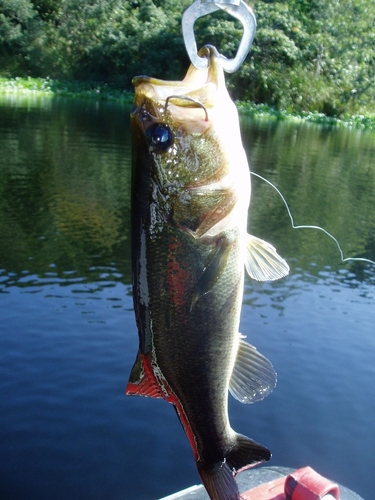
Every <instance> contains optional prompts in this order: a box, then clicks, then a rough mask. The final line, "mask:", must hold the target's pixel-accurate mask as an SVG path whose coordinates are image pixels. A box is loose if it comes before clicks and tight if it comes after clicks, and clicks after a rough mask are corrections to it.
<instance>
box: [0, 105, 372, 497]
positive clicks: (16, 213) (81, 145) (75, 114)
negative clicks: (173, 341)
mask: <svg viewBox="0 0 375 500" xmlns="http://www.w3.org/2000/svg"><path fill="white" fill-rule="evenodd" d="M129 112H130V108H129V107H128V106H122V105H119V104H116V103H110V102H94V101H92V100H90V101H85V100H79V99H77V100H74V99H64V98H43V97H22V96H21V97H20V96H7V97H5V96H1V97H0V151H1V155H0V233H1V241H0V352H1V353H2V360H1V363H0V391H1V394H2V398H1V402H0V440H1V442H2V453H1V457H0V464H1V467H0V497H1V498H6V499H8V500H10V499H13V498H14V499H16V498H17V499H18V498H27V499H32V500H33V499H40V498H52V497H53V498H55V499H60V498H61V499H66V498H71V499H78V498H90V499H99V498H111V499H117V498H118V499H120V498H122V499H123V498H132V499H133V500H142V499H144V500H146V499H147V500H149V499H151V498H154V499H156V498H159V497H161V496H164V495H167V494H168V493H171V492H173V491H175V490H178V489H181V488H183V487H187V486H189V485H191V484H194V483H196V482H197V481H198V478H197V475H196V470H195V465H194V461H193V458H192V454H191V451H190V449H189V445H188V443H187V440H186V439H185V438H184V436H183V431H182V429H181V428H180V425H179V423H178V421H177V419H176V418H175V414H174V412H173V411H172V409H171V408H170V406H169V405H167V404H166V403H165V402H163V401H156V400H154V401H150V400H147V399H145V398H125V396H124V388H125V384H126V381H127V376H128V373H129V371H130V368H131V366H132V363H133V361H134V357H135V352H136V349H137V342H138V340H137V335H136V329H135V321H134V314H133V310H132V298H131V292H130V279H131V278H130V271H131V270H130V241H129V219H130V136H129ZM242 132H243V140H244V144H245V147H246V150H247V153H248V157H249V160H250V163H251V169H252V170H254V171H255V172H257V173H258V174H260V175H262V176H264V177H266V178H267V179H268V180H270V181H271V182H273V183H274V184H275V185H276V186H277V187H278V188H279V189H280V190H281V192H282V193H283V195H284V196H285V198H286V200H287V201H288V203H289V206H290V208H291V211H292V214H293V216H294V219H295V223H296V224H311V225H320V226H323V227H324V228H325V229H326V230H328V231H329V232H330V233H332V234H333V235H334V236H335V237H336V238H337V239H338V240H339V241H340V244H341V246H342V249H343V252H344V255H345V257H348V256H356V257H358V256H362V257H366V258H369V259H375V211H374V206H375V169H374V157H375V134H374V133H373V132H365V131H360V130H350V129H332V128H325V127H322V126H316V125H311V124H295V123H286V122H272V121H256V120H248V119H246V118H243V119H242ZM252 186H253V193H252V201H251V206H250V211H249V231H250V232H251V233H253V234H255V235H257V236H259V237H261V238H264V239H265V240H267V241H269V242H271V243H272V244H273V245H274V246H276V247H277V249H278V251H279V253H280V254H281V255H282V256H283V257H285V258H286V259H287V260H288V263H289V265H290V267H291V273H290V276H289V277H288V278H285V279H283V280H280V281H278V282H275V283H254V282H251V281H250V280H248V279H247V280H246V282H245V294H244V304H243V310H242V317H241V332H242V333H243V334H246V335H248V338H249V341H250V342H251V343H253V344H254V345H256V346H257V348H258V349H259V350H260V351H261V352H262V353H264V354H265V355H266V356H267V357H268V358H269V359H271V361H272V362H273V364H274V366H275V368H276V370H277V372H278V386H277V388H276V390H275V391H274V393H273V394H272V395H271V396H270V397H268V398H267V399H266V400H265V401H263V402H261V403H258V404H256V405H250V406H243V405H240V404H239V403H237V402H236V401H233V400H230V413H231V421H232V425H233V427H234V428H235V429H236V430H238V431H240V432H243V433H244V434H247V435H250V436H251V437H253V438H254V439H256V440H257V441H259V442H261V443H263V444H265V445H267V446H268V447H269V448H270V449H271V450H272V452H273V461H272V464H274V465H284V466H290V467H300V466H304V465H311V466H313V467H314V468H316V470H318V471H319V472H320V473H322V474H324V475H326V476H328V477H332V478H333V479H335V480H337V481H338V482H340V483H342V484H345V485H347V486H348V487H350V488H352V489H353V490H355V491H357V492H358V493H359V494H361V495H362V496H363V497H364V498H366V499H368V498H371V497H372V492H373V490H374V488H375V484H374V480H373V477H372V475H371V474H368V467H369V464H372V463H373V462H374V451H373V445H374V443H375V434H374V433H375V429H374V425H373V401H374V396H375V394H374V389H373V387H374V383H373V381H374V377H375V368H374V362H373V359H374V355H375V337H374V328H373V325H374V319H375V309H374V306H375V295H374V285H375V268H374V266H371V265H369V264H365V263H356V262H347V263H342V262H341V261H340V255H339V252H338V249H337V247H336V245H335V244H334V242H333V241H332V240H331V239H329V238H328V237H327V236H326V235H324V234H323V233H321V232H319V231H313V230H305V229H301V230H294V229H292V227H291V223H290V219H289V217H288V214H287V211H286V208H285V206H284V204H283V202H282V200H281V199H280V197H279V196H278V194H277V193H276V191H274V190H273V189H272V188H271V187H270V186H269V185H268V184H266V183H264V182H263V181H261V180H259V179H258V178H252Z"/></svg>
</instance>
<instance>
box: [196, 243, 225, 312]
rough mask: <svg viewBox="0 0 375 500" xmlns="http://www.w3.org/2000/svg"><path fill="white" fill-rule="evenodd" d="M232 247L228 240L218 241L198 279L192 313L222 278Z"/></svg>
mask: <svg viewBox="0 0 375 500" xmlns="http://www.w3.org/2000/svg"><path fill="white" fill-rule="evenodd" d="M231 247H232V245H231V243H230V242H229V241H228V240H227V239H225V238H220V239H219V240H218V242H217V248H216V249H215V250H214V251H213V253H212V255H210V258H209V260H208V262H207V264H206V266H205V268H204V269H203V271H202V274H201V275H200V277H199V279H198V282H197V286H196V289H195V292H194V295H193V298H192V301H191V305H190V311H191V310H192V309H193V307H194V306H195V304H196V302H197V301H198V299H199V298H200V297H202V296H203V295H205V294H206V293H208V292H209V291H210V290H211V289H212V287H213V286H214V284H215V283H216V282H217V280H218V279H219V278H220V276H221V274H222V272H223V270H224V269H225V266H226V263H227V260H228V256H229V253H230V250H231Z"/></svg>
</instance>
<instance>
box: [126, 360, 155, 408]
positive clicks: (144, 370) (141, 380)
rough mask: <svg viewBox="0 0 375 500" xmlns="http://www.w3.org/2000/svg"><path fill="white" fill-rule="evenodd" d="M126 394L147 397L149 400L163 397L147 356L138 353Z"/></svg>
mask: <svg viewBox="0 0 375 500" xmlns="http://www.w3.org/2000/svg"><path fill="white" fill-rule="evenodd" d="M125 394H126V395H127V396H146V397H149V398H162V397H163V394H162V392H161V390H160V388H159V386H158V385H157V383H156V380H155V377H154V375H153V373H152V371H151V368H150V366H149V362H148V360H147V359H146V356H145V355H142V354H141V353H140V352H138V354H137V359H136V360H135V363H134V366H133V368H132V371H131V372H130V377H129V382H128V385H127V386H126V390H125Z"/></svg>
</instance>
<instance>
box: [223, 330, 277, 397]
mask: <svg viewBox="0 0 375 500" xmlns="http://www.w3.org/2000/svg"><path fill="white" fill-rule="evenodd" d="M276 380H277V376H276V372H275V370H274V369H273V366H272V364H271V362H270V361H269V360H268V359H267V358H266V357H265V356H263V354H261V353H260V352H259V351H257V349H256V347H254V346H252V345H250V344H248V343H247V342H245V341H244V340H242V339H241V340H240V345H239V347H238V351H237V357H236V363H235V365H234V368H233V373H232V377H231V379H230V383H229V391H230V393H231V394H232V396H233V397H234V398H236V399H238V401H241V403H247V404H249V403H256V402H257V401H261V400H262V399H264V398H265V397H266V396H268V394H270V393H271V392H272V391H273V389H274V388H275V386H276Z"/></svg>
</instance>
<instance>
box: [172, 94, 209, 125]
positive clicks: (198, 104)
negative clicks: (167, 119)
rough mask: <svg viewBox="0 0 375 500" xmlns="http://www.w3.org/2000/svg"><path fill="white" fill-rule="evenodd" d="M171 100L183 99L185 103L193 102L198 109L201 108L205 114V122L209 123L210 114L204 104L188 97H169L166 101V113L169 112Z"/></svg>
mask: <svg viewBox="0 0 375 500" xmlns="http://www.w3.org/2000/svg"><path fill="white" fill-rule="evenodd" d="M170 99H180V100H181V99H182V100H185V101H189V102H192V103H193V104H195V105H196V106H198V107H201V108H202V109H203V110H204V113H205V121H206V122H207V121H208V113H207V108H206V106H205V105H204V104H203V103H202V102H200V101H198V100H197V99H193V98H192V97H188V96H186V95H170V96H169V97H167V99H166V100H165V106H164V113H166V112H167V107H168V104H169V101H170Z"/></svg>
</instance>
